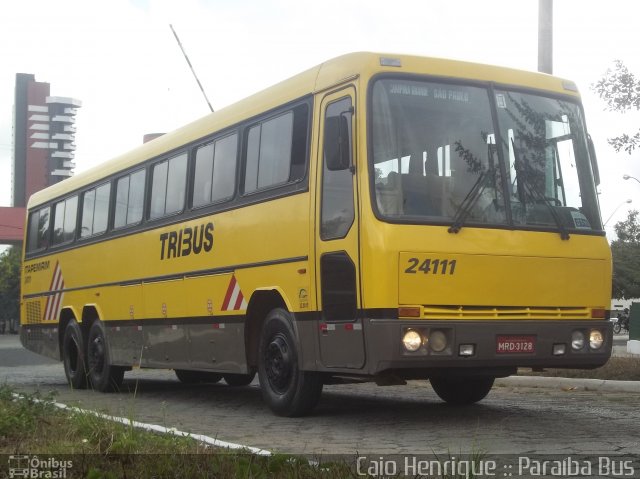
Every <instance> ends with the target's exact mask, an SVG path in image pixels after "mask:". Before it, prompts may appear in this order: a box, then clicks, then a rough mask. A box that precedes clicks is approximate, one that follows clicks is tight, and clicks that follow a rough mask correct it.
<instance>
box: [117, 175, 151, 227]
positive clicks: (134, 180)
mask: <svg viewBox="0 0 640 479" xmlns="http://www.w3.org/2000/svg"><path fill="white" fill-rule="evenodd" d="M145 177H146V173H145V170H139V171H136V172H135V173H131V174H130V175H127V176H124V177H122V178H120V179H119V180H118V183H117V184H116V212H115V218H114V222H113V226H114V228H122V227H124V226H128V225H133V224H136V223H139V222H140V221H142V211H143V208H144V182H145Z"/></svg>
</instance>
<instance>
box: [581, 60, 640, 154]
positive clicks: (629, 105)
mask: <svg viewBox="0 0 640 479" xmlns="http://www.w3.org/2000/svg"><path fill="white" fill-rule="evenodd" d="M614 64H615V66H614V68H613V69H611V68H609V69H608V70H607V71H606V72H605V74H604V76H603V77H602V78H601V79H600V80H599V81H598V82H596V83H595V84H594V85H593V87H592V88H593V89H594V90H595V91H596V93H597V94H598V95H599V96H600V98H602V99H603V100H604V101H605V102H606V103H607V107H608V109H609V110H610V111H617V112H620V113H625V112H627V111H630V110H640V80H638V79H637V78H636V76H635V75H634V74H633V73H631V72H630V71H629V70H628V69H627V67H626V66H625V65H624V63H622V61H621V60H616V61H615V62H614ZM609 144H610V145H611V146H613V148H615V150H616V151H617V152H619V151H620V150H623V149H624V151H626V152H627V153H629V154H631V153H632V152H633V150H635V149H636V148H637V147H638V146H640V130H638V131H637V132H635V133H634V134H632V135H629V134H627V133H623V134H622V135H620V136H617V137H615V138H609Z"/></svg>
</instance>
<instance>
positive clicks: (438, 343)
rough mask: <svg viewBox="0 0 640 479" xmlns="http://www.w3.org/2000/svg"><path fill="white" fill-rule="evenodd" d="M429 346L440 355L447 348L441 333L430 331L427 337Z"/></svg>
mask: <svg viewBox="0 0 640 479" xmlns="http://www.w3.org/2000/svg"><path fill="white" fill-rule="evenodd" d="M429 345H430V346H431V349H432V350H433V351H435V352H436V353H441V352H442V351H444V350H445V348H446V347H447V336H446V335H445V334H444V332H443V331H439V330H436V331H432V332H431V336H430V337H429Z"/></svg>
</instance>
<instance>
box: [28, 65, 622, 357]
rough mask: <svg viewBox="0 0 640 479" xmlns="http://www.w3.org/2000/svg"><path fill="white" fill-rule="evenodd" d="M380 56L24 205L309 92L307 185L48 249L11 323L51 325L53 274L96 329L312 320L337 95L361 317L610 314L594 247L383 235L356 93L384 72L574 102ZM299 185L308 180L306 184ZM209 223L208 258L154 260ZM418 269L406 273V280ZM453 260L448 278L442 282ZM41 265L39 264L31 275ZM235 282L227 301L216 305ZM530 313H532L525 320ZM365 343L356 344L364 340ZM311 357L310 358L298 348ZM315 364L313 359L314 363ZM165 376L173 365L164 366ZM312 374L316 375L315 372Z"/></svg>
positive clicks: (235, 111) (326, 247) (282, 88)
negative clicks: (263, 296)
mask: <svg viewBox="0 0 640 479" xmlns="http://www.w3.org/2000/svg"><path fill="white" fill-rule="evenodd" d="M379 58H380V55H375V54H353V55H347V56H345V57H341V58H338V59H336V60H333V61H330V62H327V63H325V64H323V65H320V66H318V67H315V68H313V69H311V70H309V71H307V72H304V73H302V74H300V75H298V76H296V77H294V78H292V79H290V80H287V81H285V82H283V83H281V84H279V85H276V86H274V87H272V88H271V89H268V90H266V91H264V92H262V93H259V94H257V95H254V96H253V97H250V98H248V99H246V100H243V101H241V102H239V103H238V104H236V105H233V106H230V107H228V108H225V109H223V110H220V111H218V112H216V113H213V114H211V115H208V116H206V117H204V118H202V119H200V120H198V121H195V122H193V123H192V124H190V125H187V126H185V127H184V128H181V129H180V130H177V131H175V132H173V133H169V134H167V135H165V136H163V137H161V138H159V139H156V140H154V141H152V142H150V143H148V144H145V145H143V146H141V147H139V148H137V149H136V150H133V151H132V152H129V153H127V154H124V155H122V156H121V157H119V158H116V159H114V160H112V161H110V162H107V163H105V164H103V165H100V166H98V167H96V168H94V169H92V170H90V171H88V172H86V173H83V174H80V175H77V176H76V177H74V178H71V179H69V180H65V181H64V182H62V183H59V184H57V185H55V186H53V187H51V188H48V189H47V190H44V191H42V192H39V193H37V194H35V195H34V196H33V197H32V198H31V200H30V202H29V205H28V208H29V209H30V210H33V209H35V208H37V207H38V206H39V205H43V204H46V203H47V202H51V201H52V200H54V199H55V198H59V197H61V196H63V195H65V194H67V193H68V192H71V191H78V192H82V191H83V188H85V187H86V186H88V185H91V184H96V182H97V181H99V180H100V179H101V178H105V177H108V176H110V175H114V174H116V173H117V172H118V171H121V170H125V169H127V168H130V167H132V166H133V165H136V164H138V163H141V162H144V161H147V160H150V159H153V158H155V157H158V156H159V155H162V154H164V153H165V152H167V151H171V150H174V149H176V148H179V147H181V146H183V145H185V144H189V143H191V142H195V141H197V140H199V139H201V138H204V137H206V136H207V135H211V134H213V133H214V132H216V131H220V130H223V129H225V128H227V127H230V126H232V125H235V124H237V123H239V122H241V121H244V120H246V119H248V118H251V117H253V116H255V115H259V114H261V113H263V112H265V111H268V110H270V109H272V108H276V107H278V106H280V105H283V104H285V103H287V102H289V101H293V100H295V99H298V98H301V97H303V96H304V95H313V113H312V115H311V128H310V155H309V167H308V188H307V189H306V190H305V191H301V192H297V193H295V194H290V195H288V196H283V197H280V198H275V199H271V200H269V201H266V202H262V203H257V204H250V205H246V206H241V207H239V208H237V209H231V210H227V211H222V212H218V213H215V214H213V215H210V216H205V215H203V216H200V217H197V218H194V219H189V220H188V221H181V220H177V221H176V222H175V223H174V224H169V225H166V226H162V227H157V228H154V227H153V223H152V222H150V221H147V223H146V228H145V230H144V231H142V232H139V233H136V234H133V235H128V234H126V233H127V232H126V231H123V234H122V236H119V237H114V238H112V239H109V240H108V241H101V242H96V243H92V244H87V245H83V243H82V241H76V242H75V243H74V247H73V248H61V250H60V251H59V252H56V251H55V249H51V250H50V251H48V252H46V253H45V254H36V255H32V256H27V258H26V259H25V263H24V274H23V282H22V295H23V301H22V324H23V326H26V327H28V326H29V325H35V324H56V323H58V321H59V317H57V318H55V319H53V320H52V321H47V320H44V319H43V318H44V312H45V310H46V309H47V302H48V301H50V300H51V298H52V297H54V293H55V291H54V290H52V276H53V272H54V269H55V266H56V264H59V265H60V269H61V272H62V275H63V278H64V292H63V294H61V293H58V294H61V304H60V310H61V311H67V313H70V314H72V316H73V317H74V318H76V320H78V321H79V322H80V321H82V317H83V310H84V309H85V308H86V307H88V306H92V307H95V309H96V311H97V312H98V316H99V318H100V319H102V320H104V321H123V322H126V321H130V320H134V321H142V320H147V319H149V320H163V319H166V321H167V325H168V326H170V325H171V324H172V322H171V321H172V319H185V318H206V317H208V316H210V317H215V318H216V321H218V322H224V318H225V317H238V315H240V316H242V315H243V314H245V312H246V309H247V305H248V303H249V302H250V300H251V298H252V297H253V295H254V294H255V293H256V292H258V291H276V292H277V293H278V294H279V296H280V297H281V298H282V300H283V302H284V304H285V305H286V308H287V309H288V310H289V311H291V312H293V313H312V312H318V311H322V304H321V294H320V293H321V292H320V289H319V271H318V258H319V257H320V255H321V254H322V253H323V252H327V251H331V250H334V249H335V248H334V247H333V245H332V244H330V242H321V241H320V240H319V233H318V231H319V220H318V219H317V216H318V214H319V211H320V204H319V185H320V181H321V180H320V173H319V172H320V171H321V169H320V167H319V163H318V162H319V158H320V157H321V156H320V155H321V151H322V148H321V145H322V141H321V134H322V130H321V124H322V118H323V116H322V115H323V111H322V105H323V100H324V98H325V95H327V94H332V92H334V91H338V92H339V93H337V94H335V95H334V96H337V97H339V96H341V95H344V94H350V95H353V102H354V107H355V115H354V120H353V125H354V139H355V141H354V153H355V154H354V158H355V171H356V173H355V177H354V184H355V191H356V197H355V199H354V201H355V204H356V219H355V221H354V225H353V226H352V230H351V231H350V233H349V236H348V237H347V238H346V239H345V240H342V241H343V242H344V244H345V246H344V247H345V249H348V250H349V252H350V253H351V254H352V255H353V256H355V257H352V259H354V261H355V263H356V271H357V274H358V281H359V282H358V308H359V309H360V310H365V311H366V310H374V309H383V310H397V308H398V307H399V306H415V307H418V308H419V310H420V318H421V319H424V320H428V319H430V318H431V317H438V318H441V319H442V318H445V319H447V318H450V319H485V320H486V319H492V320H505V321H507V320H518V319H529V318H531V317H532V315H533V316H535V317H536V319H545V318H548V319H589V318H591V310H592V309H605V308H606V307H607V305H608V304H609V294H610V284H611V258H610V252H609V248H608V244H607V242H606V239H605V237H604V236H596V235H578V234H575V235H572V237H571V240H570V241H562V240H561V239H560V237H559V235H558V234H557V233H551V232H532V231H517V230H507V229H497V228H494V229H491V228H473V227H465V228H463V229H462V231H461V232H460V233H459V234H450V233H448V232H447V227H446V226H420V225H406V224H392V223H386V222H382V221H380V220H378V219H377V218H376V217H375V215H374V212H373V207H372V199H371V194H370V181H371V176H372V175H371V172H370V171H369V170H370V166H369V163H368V160H367V144H368V142H367V141H368V139H367V128H366V119H367V86H368V84H369V81H370V79H371V78H372V77H373V76H374V75H376V74H379V73H381V72H393V73H415V74H424V75H435V76H437V77H445V78H447V77H448V78H454V77H455V78H461V79H470V80H486V81H488V80H491V81H494V82H496V83H498V84H505V85H518V86H520V87H526V88H533V89H536V90H545V91H548V92H552V93H558V94H565V95H575V96H577V93H575V92H573V91H569V90H567V89H566V88H565V86H564V85H565V84H564V83H563V80H561V79H558V78H554V77H550V76H547V75H541V74H537V73H529V72H520V71H515V70H509V69H505V68H499V67H490V66H485V65H475V64H468V63H462V62H453V61H447V60H439V59H424V58H417V57H407V56H394V58H399V59H400V60H401V63H402V67H393V66H389V67H384V66H380V60H379ZM305 181H307V180H305ZM209 223H212V224H213V232H212V237H213V240H212V241H213V243H212V247H211V249H210V251H206V252H205V251H201V252H200V253H199V254H193V253H191V254H189V255H186V256H181V257H171V258H165V259H161V257H162V255H163V247H162V240H161V236H162V235H163V234H165V233H169V232H172V231H174V232H179V231H180V230H184V229H185V228H192V229H194V228H199V227H201V226H202V225H206V224H209ZM412 258H415V259H416V261H417V267H416V270H417V271H416V272H415V273H407V272H406V271H407V269H408V268H410V267H411V264H412V263H411V260H412ZM427 259H429V260H430V261H431V262H432V263H431V264H430V265H431V266H432V265H433V261H435V260H438V261H439V267H440V268H443V267H442V266H441V265H442V262H443V261H444V260H446V261H447V267H448V268H449V270H447V269H446V268H444V273H443V272H442V271H443V269H440V270H437V271H436V272H435V273H434V272H433V271H429V272H428V273H425V272H423V271H420V270H418V269H417V268H419V266H420V265H421V264H423V263H424V261H425V260H427ZM452 261H455V274H449V271H450V269H451V264H452ZM38 264H40V265H41V266H39V267H36V266H34V265H38ZM234 277H235V282H237V285H238V287H239V290H240V292H241V294H242V296H243V298H244V302H243V301H242V300H238V299H237V298H238V294H235V297H234V299H235V301H234V304H233V305H231V306H233V307H231V308H230V307H229V305H227V307H226V308H225V307H224V306H225V299H226V298H227V296H228V295H229V294H230V290H229V288H230V285H231V284H232V282H233V278H234ZM532 311H533V313H532ZM364 341H365V343H366V341H367V337H366V335H365V338H364ZM305 354H309V355H311V356H313V355H315V352H313V351H308V352H306V353H305ZM319 364H320V363H319V362H318V365H319ZM168 366H169V367H171V364H168ZM318 367H320V366H318Z"/></svg>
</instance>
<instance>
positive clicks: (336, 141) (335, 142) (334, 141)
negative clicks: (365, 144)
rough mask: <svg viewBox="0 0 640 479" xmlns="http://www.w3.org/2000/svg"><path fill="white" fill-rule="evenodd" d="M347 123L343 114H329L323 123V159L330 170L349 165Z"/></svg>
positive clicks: (340, 168)
mask: <svg viewBox="0 0 640 479" xmlns="http://www.w3.org/2000/svg"><path fill="white" fill-rule="evenodd" d="M349 137H350V135H349V123H348V122H347V119H346V118H345V116H344V115H339V116H331V117H328V118H326V119H325V123H324V161H325V164H326V165H327V169H329V170H330V171H339V170H346V169H348V168H349V167H350V166H351V145H350V141H349Z"/></svg>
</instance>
